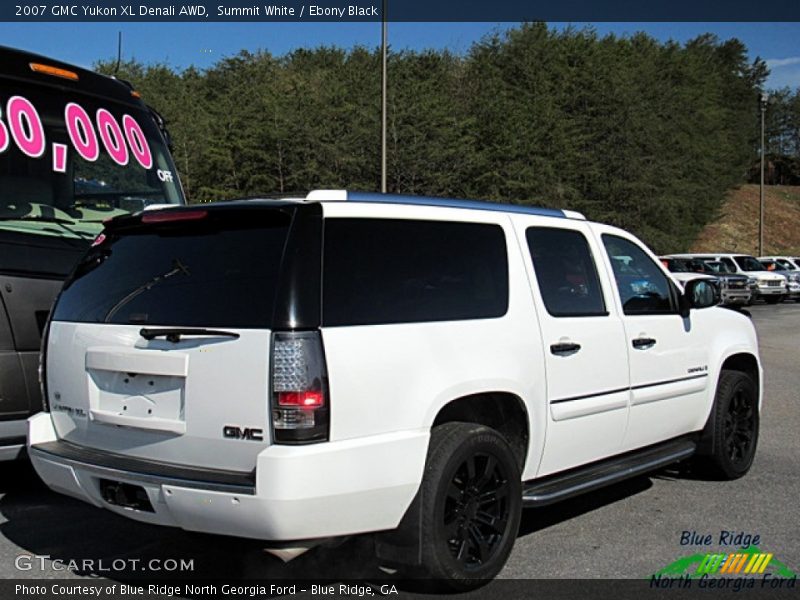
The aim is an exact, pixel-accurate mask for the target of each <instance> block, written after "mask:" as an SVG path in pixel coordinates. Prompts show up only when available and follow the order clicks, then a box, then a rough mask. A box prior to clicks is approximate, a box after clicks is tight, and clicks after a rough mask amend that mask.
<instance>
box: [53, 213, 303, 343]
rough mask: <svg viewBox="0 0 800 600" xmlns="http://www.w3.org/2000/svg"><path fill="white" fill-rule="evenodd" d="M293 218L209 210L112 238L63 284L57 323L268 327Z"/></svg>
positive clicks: (111, 235) (282, 214)
mask: <svg viewBox="0 0 800 600" xmlns="http://www.w3.org/2000/svg"><path fill="white" fill-rule="evenodd" d="M289 222H290V217H289V215H287V214H285V213H283V212H279V211H269V212H266V211H261V212H253V211H247V212H245V213H242V212H233V211H209V213H208V216H207V217H206V218H205V219H202V220H199V221H186V222H182V223H181V222H177V223H164V224H160V225H157V226H146V227H138V228H133V229H129V230H127V231H124V232H120V233H113V232H110V233H108V237H107V239H106V240H105V241H104V242H103V243H102V244H100V245H98V246H95V247H93V248H92V249H91V250H90V251H89V254H88V255H87V256H86V257H85V258H84V260H83V261H82V262H81V263H80V264H79V265H78V267H77V270H76V272H75V274H74V276H73V278H72V279H71V280H70V281H69V282H68V283H67V284H66V286H65V287H64V291H63V292H62V294H61V297H60V299H59V302H58V304H57V305H56V308H55V313H54V316H53V318H54V319H55V320H58V321H73V322H81V323H116V324H137V325H138V324H141V325H144V324H148V325H153V324H157V325H165V326H187V327H237V328H260V327H268V326H269V323H270V321H271V318H272V311H273V308H274V304H275V295H276V288H277V282H278V276H279V269H280V265H281V260H282V255H283V249H284V244H285V241H286V237H287V233H288V230H289Z"/></svg>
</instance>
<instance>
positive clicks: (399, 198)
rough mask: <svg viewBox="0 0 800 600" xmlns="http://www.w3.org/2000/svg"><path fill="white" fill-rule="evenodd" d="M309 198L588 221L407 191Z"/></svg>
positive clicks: (317, 193) (321, 193)
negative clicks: (486, 211)
mask: <svg viewBox="0 0 800 600" xmlns="http://www.w3.org/2000/svg"><path fill="white" fill-rule="evenodd" d="M306 200H307V201H323V200H325V201H343V200H349V201H351V202H374V203H385V204H413V205H418V206H441V207H445V208H466V209H472V210H491V211H496V212H507V213H520V214H527V215H539V216H545V217H558V218H562V219H564V218H567V219H580V220H585V219H586V217H584V216H583V215H582V214H581V213H579V212H576V211H572V210H560V209H557V208H544V207H540V206H526V205H522V204H500V203H498V202H487V201H485V200H466V199H461V198H439V197H435V196H410V195H405V194H381V193H378V192H350V191H347V190H313V191H311V192H309V193H308V195H307V196H306Z"/></svg>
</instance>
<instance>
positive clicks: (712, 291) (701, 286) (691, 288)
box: [680, 279, 721, 319]
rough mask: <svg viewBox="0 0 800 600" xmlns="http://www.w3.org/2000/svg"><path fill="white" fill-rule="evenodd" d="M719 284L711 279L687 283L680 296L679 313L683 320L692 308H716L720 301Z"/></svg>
mask: <svg viewBox="0 0 800 600" xmlns="http://www.w3.org/2000/svg"><path fill="white" fill-rule="evenodd" d="M720 297H721V296H720V290H719V282H718V281H715V280H712V279H692V280H691V281H687V282H686V285H685V286H684V288H683V294H682V295H681V302H680V313H681V316H682V317H683V318H684V319H685V318H687V317H688V316H689V311H690V310H691V309H693V308H708V307H709V306H716V305H717V304H719V301H720Z"/></svg>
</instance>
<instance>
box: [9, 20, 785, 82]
mask: <svg viewBox="0 0 800 600" xmlns="http://www.w3.org/2000/svg"><path fill="white" fill-rule="evenodd" d="M552 25H553V26H555V27H558V28H563V27H566V26H567V25H568V24H566V23H554V24H552ZM572 25H573V26H575V27H579V28H580V27H585V26H591V27H594V28H595V29H596V30H597V31H598V33H599V34H601V35H604V34H607V33H614V34H617V35H626V34H632V33H635V32H637V31H645V32H646V33H649V34H650V35H652V36H653V37H655V38H657V39H659V40H661V41H667V40H670V39H673V40H676V41H678V42H685V41H687V40H689V39H692V38H693V37H696V36H697V35H699V34H702V33H706V32H711V33H714V34H716V35H717V36H719V37H720V38H721V39H729V38H732V37H735V38H738V39H739V40H741V41H742V42H744V44H745V45H746V46H747V48H748V49H749V52H750V56H751V58H755V57H757V56H758V57H761V58H763V59H764V60H766V61H767V64H768V65H769V67H770V70H771V74H770V78H769V80H768V81H767V88H780V87H784V86H789V87H793V88H794V87H800V23H573V24H572ZM514 26H515V24H514V23H456V22H451V23H390V24H389V44H390V47H391V49H392V50H403V49H413V50H421V49H426V48H433V49H444V48H447V49H450V50H452V51H454V52H458V53H463V52H466V51H468V50H469V48H470V46H471V45H472V44H473V43H475V42H476V41H479V40H480V39H481V38H482V37H483V36H485V35H487V34H489V33H491V32H493V31H502V30H505V29H508V28H510V27H514ZM119 31H122V33H123V57H124V58H126V59H137V60H139V61H142V62H144V63H166V64H168V65H171V66H173V67H176V68H185V67H188V66H191V65H194V66H196V67H199V68H205V67H210V66H211V65H213V64H214V63H215V62H217V61H218V60H219V59H221V58H224V57H226V56H232V55H235V54H237V53H238V52H239V51H240V50H250V51H255V50H259V49H263V50H268V51H269V52H271V53H273V54H276V55H280V54H285V53H286V52H290V51H292V50H294V49H296V48H302V47H317V46H339V47H344V48H350V47H353V46H357V45H361V46H367V47H377V46H378V45H379V44H380V23H348V22H340V23H308V22H306V23H69V24H64V23H6V22H3V23H0V45H4V46H11V47H15V48H23V49H25V50H31V51H34V52H37V53H40V54H44V55H46V56H52V57H54V58H58V59H60V60H63V61H65V62H70V63H73V64H78V65H80V66H84V67H91V65H92V64H93V63H94V62H95V61H97V60H100V59H111V58H114V57H115V56H116V52H117V34H118V32H119Z"/></svg>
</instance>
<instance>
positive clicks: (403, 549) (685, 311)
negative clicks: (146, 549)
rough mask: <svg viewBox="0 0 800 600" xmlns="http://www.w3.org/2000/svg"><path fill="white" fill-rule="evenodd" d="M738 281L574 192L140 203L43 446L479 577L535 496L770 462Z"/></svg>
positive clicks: (67, 365) (110, 245)
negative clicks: (732, 285)
mask: <svg viewBox="0 0 800 600" xmlns="http://www.w3.org/2000/svg"><path fill="white" fill-rule="evenodd" d="M718 301H719V295H718V293H717V290H716V288H715V287H714V286H712V285H710V284H709V283H708V281H707V280H706V279H697V280H693V281H689V282H687V283H686V284H685V288H684V290H680V289H679V288H678V286H677V285H676V284H675V283H674V282H673V280H672V278H671V277H670V275H669V273H668V272H667V271H666V270H665V269H664V268H663V266H662V265H661V263H660V262H659V261H658V259H657V258H656V257H655V256H654V255H653V254H652V252H651V251H650V250H648V249H647V248H646V247H645V246H644V245H643V244H642V242H640V241H639V240H638V239H636V238H635V237H634V236H632V235H631V234H629V233H627V232H625V231H623V230H621V229H617V228H614V227H610V226H607V225H602V224H599V223H590V222H587V221H586V220H585V219H584V218H583V217H582V216H581V215H579V214H578V213H574V212H570V211H561V210H553V209H539V208H532V207H523V206H510V205H498V204H491V203H484V202H476V201H467V200H447V199H437V198H423V197H415V196H391V195H381V194H369V193H353V192H346V191H340V190H328V191H316V192H312V193H311V194H309V195H308V197H307V198H306V199H301V200H283V201H275V200H272V201H268V200H263V201H259V200H251V201H238V202H230V203H219V204H209V205H203V206H202V207H199V206H192V207H186V208H178V209H164V210H159V211H153V212H149V213H147V212H146V213H143V214H140V215H133V216H126V217H119V218H116V219H114V220H112V221H110V222H109V223H108V224H107V226H106V229H105V232H104V235H103V237H102V239H100V240H98V242H97V244H96V245H94V246H93V247H92V249H91V250H90V251H89V253H88V254H87V256H86V257H85V258H84V259H83V261H82V262H81V263H80V265H79V266H78V267H77V269H76V271H75V273H74V275H73V276H72V277H71V278H70V280H69V281H68V282H67V283H66V285H65V287H64V290H63V292H62V294H61V295H60V297H59V299H58V301H57V303H56V306H55V309H54V311H53V315H52V319H51V321H50V323H49V328H48V333H47V340H46V345H45V348H46V354H45V360H44V371H43V381H44V385H45V397H46V399H47V411H46V412H42V413H41V414H38V415H36V416H34V417H32V418H31V419H30V421H29V423H30V429H29V444H30V447H29V453H30V456H31V460H32V462H33V465H34V467H35V468H36V471H37V472H38V473H39V475H40V476H41V478H42V479H43V480H44V481H45V482H46V483H47V485H48V486H50V487H51V488H52V489H54V490H56V491H59V492H61V493H64V494H68V495H70V496H74V497H76V498H79V499H81V500H84V501H86V502H89V503H91V504H93V505H94V506H97V507H103V508H106V509H108V510H111V511H113V512H115V513H117V514H119V515H122V516H125V517H128V518H132V519H136V520H139V521H143V522H146V523H152V524H158V525H169V526H174V527H181V528H183V529H187V530H191V531H202V532H207V533H216V534H223V535H232V536H240V537H248V538H256V539H261V540H269V541H270V542H271V543H272V544H278V545H282V546H283V547H286V546H289V547H292V548H298V547H301V548H302V547H308V546H310V545H313V544H314V543H317V542H319V541H320V540H322V539H326V538H333V537H339V536H347V535H354V534H366V533H373V534H375V535H374V538H373V539H374V540H375V550H376V553H377V555H378V557H379V559H380V560H381V561H382V563H384V564H387V565H395V566H397V567H398V568H400V569H401V570H402V569H414V570H419V569H422V571H423V572H424V573H426V574H427V575H428V576H429V577H431V578H432V579H433V580H435V581H438V582H440V583H442V584H447V585H448V586H449V587H451V588H454V589H468V588H472V587H475V586H477V585H480V584H481V583H482V582H483V581H485V580H486V579H487V578H491V577H494V576H495V575H496V574H497V573H498V572H499V571H500V569H501V568H502V567H503V565H504V563H505V562H506V559H507V557H508V555H509V553H510V551H511V548H512V546H513V544H514V541H515V539H516V536H517V530H518V526H519V523H520V516H521V510H522V508H523V506H544V505H547V504H551V503H554V502H557V501H559V500H562V499H564V498H568V497H571V496H574V495H576V494H580V493H584V492H588V491H591V490H595V489H597V488H599V487H600V486H603V485H607V484H610V483H612V482H615V481H620V480H622V479H624V478H626V477H631V476H634V475H636V474H641V473H646V472H648V471H652V470H654V469H658V468H659V467H662V466H664V465H668V464H672V463H675V462H677V461H681V460H685V459H689V458H690V457H691V458H694V459H695V460H696V461H697V467H696V468H697V469H699V470H701V472H708V473H710V474H712V475H713V476H714V477H719V478H723V479H736V478H738V477H741V476H743V475H744V474H745V473H747V471H748V470H749V469H750V466H751V464H752V462H753V457H754V455H755V451H756V445H757V440H758V430H759V412H760V406H761V396H762V392H761V390H762V385H761V382H762V369H761V366H760V361H759V351H758V344H757V340H756V333H755V330H754V328H753V325H752V323H751V322H750V320H749V319H748V318H747V317H746V316H744V315H742V314H739V313H737V312H735V311H730V310H724V309H722V308H718V307H716V306H715V305H716V304H717V303H718ZM678 485H679V484H678ZM87 535H93V534H92V533H91V531H90V530H87ZM98 535H102V534H100V533H98ZM267 544H268V545H269V542H268V543H267ZM270 547H272V546H270Z"/></svg>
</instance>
